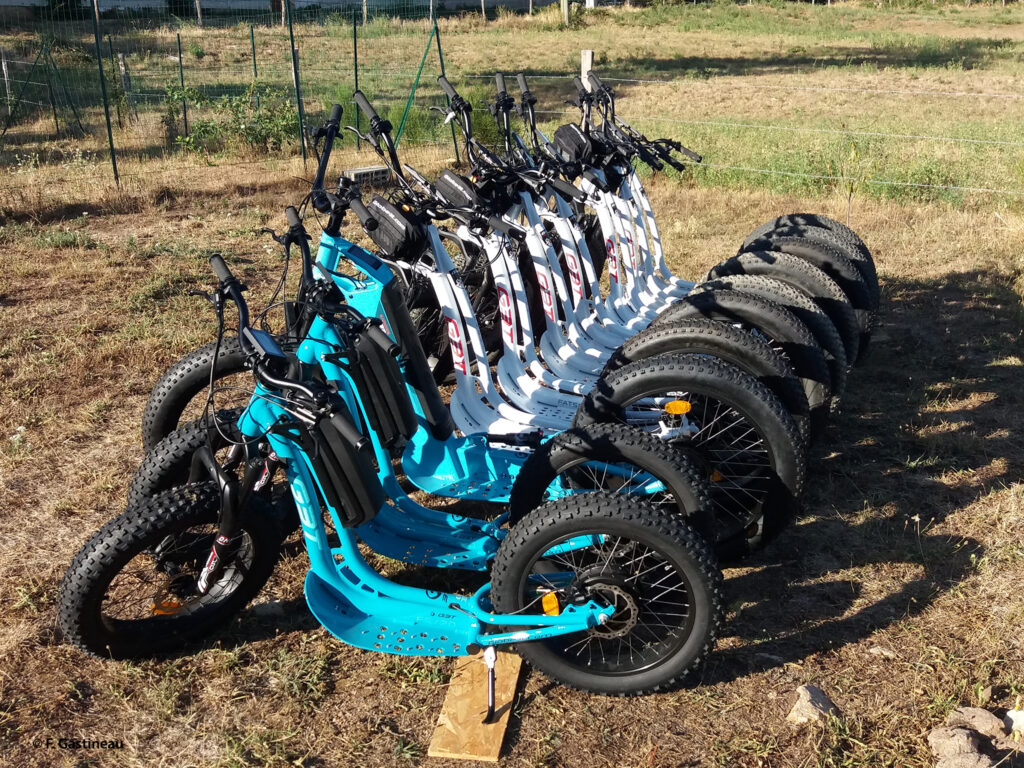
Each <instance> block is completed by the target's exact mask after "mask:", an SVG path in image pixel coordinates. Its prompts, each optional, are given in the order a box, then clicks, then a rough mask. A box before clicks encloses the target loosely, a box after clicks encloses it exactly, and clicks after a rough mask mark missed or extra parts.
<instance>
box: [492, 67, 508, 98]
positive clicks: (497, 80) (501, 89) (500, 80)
mask: <svg viewBox="0 0 1024 768" xmlns="http://www.w3.org/2000/svg"><path fill="white" fill-rule="evenodd" d="M494 84H495V85H496V86H498V93H507V92H508V91H507V90H506V89H505V75H504V74H503V73H501V72H497V73H495V75H494Z"/></svg>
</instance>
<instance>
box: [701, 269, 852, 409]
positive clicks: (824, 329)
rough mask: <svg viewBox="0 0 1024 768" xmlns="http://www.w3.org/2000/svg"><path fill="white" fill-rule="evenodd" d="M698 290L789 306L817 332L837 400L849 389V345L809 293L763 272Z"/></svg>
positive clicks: (721, 280) (726, 279)
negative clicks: (731, 293)
mask: <svg viewBox="0 0 1024 768" xmlns="http://www.w3.org/2000/svg"><path fill="white" fill-rule="evenodd" d="M695 290H701V291H703V290H710V291H715V290H735V291H743V292H745V293H751V294H753V295H755V296H760V297H761V298H762V299H767V300H768V301H774V302H775V303H776V304H778V305H779V306H782V307H785V308H786V309H788V310H789V311H790V312H792V313H793V314H794V315H795V316H796V318H797V319H798V320H800V322H802V323H803V324H804V325H806V326H807V328H808V330H810V332H811V333H813V334H814V338H815V340H816V341H817V342H818V346H819V347H821V349H822V352H823V353H824V355H825V362H826V363H827V364H828V370H829V374H830V376H831V386H830V388H831V390H832V393H833V403H835V402H836V401H838V400H839V399H840V398H841V397H842V394H843V392H844V391H845V389H846V374H847V370H848V368H849V364H848V363H847V361H846V347H845V346H843V340H842V338H840V336H839V332H838V331H837V330H836V327H835V325H834V324H833V323H832V321H831V320H830V319H829V317H828V315H826V314H825V312H824V311H823V310H822V309H821V307H819V306H818V305H817V304H815V303H814V302H813V301H811V300H810V299H809V298H808V297H807V296H806V295H805V294H803V293H801V292H800V291H798V290H797V289H796V288H794V287H792V286H791V285H787V284H786V283H784V282H782V281H781V280H776V279H775V278H773V277H765V276H761V275H757V276H755V275H736V276H734V277H721V278H717V279H715V280H711V281H708V282H706V283H700V284H699V285H698V286H697V288H696V289H695Z"/></svg>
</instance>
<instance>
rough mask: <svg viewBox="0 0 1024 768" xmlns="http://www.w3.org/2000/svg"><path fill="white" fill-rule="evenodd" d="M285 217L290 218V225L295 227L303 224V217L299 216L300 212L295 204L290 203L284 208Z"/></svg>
mask: <svg viewBox="0 0 1024 768" xmlns="http://www.w3.org/2000/svg"><path fill="white" fill-rule="evenodd" d="M284 217H285V218H286V219H288V226H289V227H292V228H295V227H301V226H302V219H300V218H299V212H298V211H297V210H296V209H295V206H294V205H289V206H288V207H287V208H285V209H284Z"/></svg>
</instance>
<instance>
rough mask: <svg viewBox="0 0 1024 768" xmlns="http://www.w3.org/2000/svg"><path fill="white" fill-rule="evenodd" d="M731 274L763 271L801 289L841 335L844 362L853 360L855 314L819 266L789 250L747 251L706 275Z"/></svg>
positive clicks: (855, 353) (857, 344)
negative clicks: (844, 350) (784, 251)
mask: <svg viewBox="0 0 1024 768" xmlns="http://www.w3.org/2000/svg"><path fill="white" fill-rule="evenodd" d="M732 275H764V276H766V277H771V278H774V279H776V280H780V281H782V282H784V283H786V284H788V285H791V286H793V287H794V288H796V289H797V290H799V291H803V292H804V293H805V294H806V295H807V296H809V297H810V298H811V300H812V301H813V302H814V303H815V304H817V305H818V306H819V307H821V309H822V310H823V311H824V312H825V314H826V315H828V316H829V319H831V320H832V323H833V325H835V327H836V330H837V331H838V332H839V335H840V336H841V337H842V339H843V346H844V347H845V349H846V360H847V363H849V364H851V365H852V364H854V363H856V361H857V357H858V353H859V347H860V324H859V323H858V322H857V314H856V312H854V309H853V306H852V305H851V304H850V300H849V299H848V298H847V297H846V294H845V293H843V289H842V288H840V287H839V285H838V283H836V281H835V280H833V279H832V278H831V277H829V276H828V275H826V274H825V273H824V272H823V271H822V270H820V269H818V267H816V266H814V265H813V264H811V263H810V262H808V261H804V260H803V259H801V258H799V257H798V256H793V255H791V254H788V253H781V252H775V251H750V252H746V253H741V254H740V255H739V256H733V257H732V258H731V259H726V260H725V261H723V262H722V263H721V264H719V265H717V266H716V267H714V268H712V269H711V270H710V271H709V272H708V274H707V277H706V278H705V279H706V280H714V279H716V278H719V277H730V276H732Z"/></svg>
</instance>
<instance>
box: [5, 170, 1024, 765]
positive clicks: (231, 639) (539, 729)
mask: <svg viewBox="0 0 1024 768" xmlns="http://www.w3.org/2000/svg"><path fill="white" fill-rule="evenodd" d="M183 186H184V187H185V189H183V188H180V187H176V186H152V187H150V188H147V189H145V190H138V191H137V192H136V193H134V194H133V195H126V196H123V197H121V198H118V199H116V200H114V201H113V204H112V205H111V206H110V207H106V206H104V205H97V206H96V207H95V208H94V209H92V210H91V212H90V214H89V215H88V216H87V217H77V216H74V215H73V214H74V211H72V210H70V209H69V210H65V211H63V212H62V214H63V216H64V217H65V218H64V219H63V220H62V221H61V223H47V224H36V223H32V222H28V223H22V224H16V223H15V224H10V223H9V224H8V225H7V226H6V227H5V229H4V230H3V236H4V240H5V242H4V256H3V260H4V263H3V283H2V300H3V303H4V305H5V312H4V314H3V316H2V320H0V323H2V337H3V339H4V342H3V349H2V351H0V365H2V372H3V374H2V375H3V379H2V382H3V383H2V402H3V403H4V408H3V411H2V413H0V437H2V446H3V447H2V453H0V471H2V473H3V474H2V477H3V482H2V487H0V503H2V504H3V508H4V509H6V510H8V515H7V516H6V517H5V518H4V522H3V524H2V525H3V536H2V539H0V540H2V544H0V601H2V604H3V605H5V606H7V610H6V611H5V613H4V615H3V618H2V619H0V626H2V631H0V660H2V661H0V670H2V671H0V690H2V692H3V694H2V697H0V701H2V702H3V707H2V709H0V732H2V733H3V734H4V740H5V741H6V742H8V744H9V751H8V752H7V753H6V754H8V755H10V757H9V758H8V760H10V761H11V764H17V765H25V766H34V765H39V766H44V765H45V766H50V765H73V764H76V761H77V760H79V759H82V758H86V757H87V758H88V760H89V761H91V762H89V763H88V764H90V765H202V766H214V765H217V766H234V765H264V764H267V765H284V764H286V763H294V764H299V765H305V766H313V765H355V764H358V765H373V766H377V765H381V766H384V765H396V766H400V765H411V764H419V763H422V762H424V758H423V754H424V750H425V746H426V744H427V742H428V741H429V737H430V733H431V730H432V726H433V722H434V719H435V717H436V714H437V711H438V707H439V706H440V701H441V699H442V698H443V696H444V690H445V689H444V682H445V680H446V676H447V674H448V669H449V665H448V664H447V663H446V662H442V661H435V660H430V659H427V660H423V661H416V660H412V661H410V660H404V659H395V658H388V657H383V656H375V655H373V654H368V653H364V652H361V651H357V650H353V649H350V648H347V647H344V646H342V645H340V644H339V643H337V642H335V641H333V640H332V639H330V638H329V637H328V636H327V635H326V633H324V632H323V631H322V630H320V629H318V628H317V627H316V624H315V622H314V621H313V620H312V618H311V617H310V616H309V614H308V612H307V611H306V609H305V607H304V605H303V603H302V599H301V576H302V574H303V571H304V570H305V567H306V566H305V564H304V554H303V553H302V552H301V551H300V550H299V549H298V548H297V547H293V548H291V549H290V550H289V554H288V556H287V557H286V559H285V561H284V562H283V563H282V565H281V567H280V568H279V570H278V572H277V574H276V575H275V577H274V580H273V582H272V583H271V585H270V586H269V587H268V588H267V590H266V591H265V592H264V593H263V594H262V595H261V597H260V603H259V605H256V606H254V607H252V608H250V609H249V610H247V611H246V612H245V614H244V615H243V616H242V617H241V619H240V621H239V622H238V623H237V624H236V625H235V626H233V627H232V629H231V631H229V632H225V633H222V634H221V635H219V636H218V637H217V638H216V639H215V640H214V641H213V642H212V643H211V645H210V646H209V647H208V648H206V649H205V650H200V651H199V652H197V653H195V654H194V655H187V656H183V657H181V658H179V659H173V660H169V661H157V662H146V663H142V664H115V663H106V662H100V661H95V660H90V659H85V658H84V657H83V656H82V655H81V654H80V653H79V652H77V651H76V650H74V649H73V648H70V647H68V646H66V645H62V644H61V643H60V642H59V640H58V638H56V637H55V635H54V625H53V622H54V618H53V604H54V598H55V591H56V587H57V583H58V581H59V578H60V575H61V573H62V571H63V569H64V567H65V566H66V564H67V562H68V561H69V560H70V558H71V556H72V555H73V553H74V551H75V550H76V549H77V548H78V547H79V546H80V545H81V544H82V543H83V542H84V540H85V539H86V537H87V535H88V533H89V532H90V531H92V530H95V529H96V528H97V527H98V526H99V525H100V524H101V523H102V522H103V521H104V520H106V519H107V518H109V517H110V516H112V515H114V514H116V513H117V512H118V511H119V509H120V507H121V504H122V503H123V502H122V499H123V492H124V488H125V484H126V482H127V478H128V476H129V474H130V473H131V471H132V469H133V468H134V466H135V464H136V463H137V461H138V460H139V458H140V449H139V446H138V415H139V412H140V410H141V407H142V404H143V402H144V400H145V397H146V395H147V394H148V390H149V387H150V386H151V385H152V383H153V381H154V380H155V378H156V376H157V375H158V373H159V371H160V370H161V369H162V368H163V366H164V365H166V364H167V363H168V362H170V361H171V360H172V359H174V358H175V356H177V355H178V354H180V353H181V352H183V351H185V350H187V349H188V348H190V347H192V346H194V345H195V344H197V343H199V342H200V341H202V340H204V339H205V338H206V336H207V334H208V333H209V332H210V327H211V325H210V318H209V317H208V312H207V311H206V310H204V309H203V308H202V307H201V306H200V305H198V304H197V302H196V301H195V300H192V299H188V298H184V297H182V296H181V292H182V291H183V290H184V289H185V288H187V287H189V286H191V285H194V284H197V283H204V282H207V281H208V276H207V274H206V272H207V268H206V265H205V263H204V260H203V259H202V258H201V256H202V254H203V253H204V251H205V249H207V248H208V247H211V248H212V247H217V248H219V249H221V250H223V251H224V252H225V253H228V254H230V256H231V259H232V262H233V263H234V264H235V265H237V266H239V267H240V268H241V270H242V271H243V273H244V274H245V276H246V279H247V281H248V282H249V283H250V284H251V285H252V286H253V294H254V295H255V296H259V295H261V293H262V294H263V295H265V291H266V289H267V288H268V286H269V282H270V278H271V276H272V275H273V272H274V270H275V268H276V266H277V264H278V257H277V256H276V254H275V253H274V252H273V251H272V250H271V249H267V248H264V245H265V243H262V242H260V241H259V240H255V239H253V237H252V236H251V234H250V232H251V230H252V229H254V228H255V227H258V226H260V225H263V224H265V223H271V224H278V223H279V221H278V220H279V219H280V215H279V214H278V211H279V210H280V207H281V206H282V205H283V204H284V203H285V202H287V201H290V200H294V199H297V197H298V196H299V195H301V190H302V186H301V184H300V183H299V182H296V181H294V180H291V179H289V177H288V174H287V173H286V172H281V173H279V174H277V175H276V176H267V175H265V174H261V175H260V177H259V179H258V180H257V179H256V178H253V179H252V180H251V181H248V182H244V181H239V182H238V186H237V187H235V188H229V189H225V188H224V186H223V179H222V178H220V177H219V174H218V172H217V170H216V169H208V170H206V171H205V172H204V171H203V169H196V170H195V177H194V178H191V179H189V180H188V181H187V182H183ZM186 189H187V193H186ZM652 193H653V196H654V200H655V203H656V205H657V206H658V210H660V211H663V212H664V213H663V215H662V219H663V221H664V228H665V230H666V236H667V238H668V241H669V246H670V253H671V254H672V263H673V266H674V267H675V268H676V269H677V270H678V271H679V272H680V273H682V274H699V273H700V272H701V271H702V270H703V269H706V268H707V267H708V266H710V265H711V264H712V263H714V262H715V261H716V260H717V259H719V258H721V257H723V256H725V255H727V254H728V253H729V252H730V250H731V249H732V248H733V247H734V244H735V243H736V242H738V241H739V239H740V238H741V237H742V236H743V234H745V232H746V231H749V230H750V229H751V228H753V227H754V226H755V225H756V224H758V223H760V221H761V220H763V219H766V218H768V217H769V216H771V215H773V214H775V213H777V212H778V211H781V210H793V209H805V208H808V207H811V208H815V209H818V210H824V211H829V212H832V213H839V212H841V211H842V208H843V206H844V203H843V201H841V200H838V199H831V200H830V199H825V200H815V201H807V200H800V199H797V198H787V197H779V196H771V195H767V194H765V193H763V192H756V191H747V192H732V191H714V190H711V191H709V190H704V189H695V188H692V187H684V186H680V185H678V184H676V183H671V182H667V181H665V182H655V183H653V184H652ZM123 211H127V212H123ZM673 212H675V213H673ZM852 223H853V225H854V226H855V227H856V228H857V229H858V230H859V231H860V232H861V233H863V235H864V237H865V239H866V240H867V242H868V243H869V244H871V245H872V246H873V248H874V250H875V253H876V255H877V258H878V262H879V266H880V271H881V274H882V279H883V284H884V291H885V297H886V308H885V314H884V326H883V328H882V329H881V331H880V332H879V333H878V335H877V338H876V344H875V347H874V350H873V352H872V355H871V357H870V358H869V360H868V361H867V362H866V363H865V364H864V366H863V367H861V368H859V369H858V370H857V371H856V374H855V376H854V377H853V378H852V382H851V388H850V391H849V394H848V396H847V401H846V406H845V409H844V412H843V413H842V414H840V415H839V416H838V417H837V419H836V421H835V424H834V426H833V427H832V428H831V429H830V432H829V435H828V438H827V439H826V440H825V442H824V443H823V445H822V448H821V449H820V450H819V451H818V453H817V455H816V456H815V458H814V462H813V472H812V476H811V482H810V490H809V493H808V497H807V501H806V511H807V515H806V517H805V518H804V520H803V521H802V522H801V524H800V525H798V526H797V527H796V528H794V529H793V530H792V531H790V532H788V533H787V534H786V535H784V536H783V537H782V538H781V539H780V540H779V541H778V542H777V543H775V544H773V545H772V546H771V547H769V548H768V549H767V550H766V551H765V552H764V553H763V554H762V555H760V556H759V557H758V558H756V559H755V560H753V561H751V562H749V563H746V564H744V567H743V568H740V569H734V570H731V571H730V572H729V574H728V576H729V582H728V584H729V598H730V604H731V613H730V620H729V623H728V626H727V629H726V631H725V633H724V635H725V636H724V637H723V638H722V640H721V642H720V644H719V649H718V651H717V652H716V653H715V655H714V656H713V657H712V660H711V662H710V664H709V665H708V666H707V667H706V669H705V670H704V671H703V673H702V675H701V678H700V679H699V680H697V681H695V684H694V686H693V687H690V688H686V689H683V690H681V691H679V692H676V693H673V694H667V695H662V696H656V697H651V698H647V699H643V700H629V701H617V700H607V699H600V698H594V697H589V696H584V695H581V694H577V693H573V692H569V691H566V690H563V689H561V688H558V687H557V686H553V685H551V684H550V683H549V682H548V681H547V680H545V679H544V678H543V677H542V676H540V675H537V674H531V675H529V676H528V677H527V679H526V681H525V684H524V686H523V688H522V691H521V694H520V698H519V700H518V701H517V704H516V715H517V717H516V721H515V725H514V726H513V730H512V734H511V737H510V743H509V746H508V748H507V763H508V764H509V765H565V766H595V765H609V766H611V765H615V766H621V765H630V766H641V765H642V766H661V765H665V766H668V765H678V764H681V763H682V764H694V765H697V764H700V765H716V764H717V765H730V766H732V765H741V766H746V765H750V766H756V765H772V766H781V765H871V766H877V765H893V766H897V765H898V766H917V765H927V764H929V762H930V761H929V758H928V755H927V748H926V746H925V743H924V741H923V735H924V733H925V732H926V731H927V729H928V728H929V727H930V726H932V725H934V724H935V723H937V722H938V721H939V720H941V718H942V717H943V716H944V714H945V713H946V712H947V711H948V710H949V709H950V708H951V707H954V706H957V705H958V704H961V703H975V702H976V701H977V696H978V694H979V692H980V691H981V690H982V689H984V688H985V687H987V686H992V688H993V694H992V700H991V702H990V706H993V705H994V706H1009V705H1012V703H1013V701H1014V698H1015V697H1016V696H1017V695H1020V694H1024V662H1022V658H1024V648H1022V644H1021V637H1020V633H1019V627H1020V626H1021V622H1022V621H1024V606H1022V604H1021V602H1020V600H1019V596H1018V591H1017V586H1016V585H1018V584H1019V583H1020V580H1021V578H1024V550H1022V548H1021V544H1020V539H1019V530H1020V526H1021V525H1022V524H1024V503H1022V502H1024V491H1022V486H1021V484H1020V482H1019V478H1020V472H1021V469H1022V467H1024V450H1022V443H1021V440H1020V430H1021V417H1020V415H1019V414H1020V410H1021V394H1020V388H1019V380H1020V375H1021V365H1022V364H1021V359H1020V357H1019V354H1020V346H1019V341H1020V340H1019V334H1020V327H1021V325H1020V324H1021V308H1020V297H1019V295H1018V294H1017V293H1016V292H1015V291H1014V289H1013V283H1014V279H1015V275H1016V273H1015V271H1014V270H1015V269H1017V270H1019V269H1020V265H1019V262H1015V261H1014V260H1015V259H1019V254H1020V253H1021V247H1022V245H1024V242H1022V241H1024V222H1022V220H1021V219H1020V217H1017V216H1014V215H1012V214H1002V215H1000V216H995V215H993V214H991V213H984V212H977V211H975V212H958V211H954V210H951V209H949V208H947V207H944V206H940V205H921V206H915V207H910V206H894V205H885V206H883V205H880V204H878V203H874V202H862V203H859V204H857V205H856V206H855V209H854V218H853V220H852ZM1014 264H1017V266H1016V267H1014V266H1013V265H1014ZM20 427H24V428H25V429H24V430H20V429H19V428H20ZM874 646H881V647H884V648H887V649H891V650H893V651H894V652H895V653H896V658H894V659H886V658H884V657H882V656H876V655H872V654H870V653H869V652H868V651H869V650H870V649H871V648H872V647H874ZM803 682H815V683H817V684H820V685H822V686H823V687H825V688H826V689H827V690H828V691H829V692H831V693H832V694H833V695H834V696H835V697H836V699H837V701H838V702H839V704H840V706H841V707H842V708H843V711H844V712H845V714H846V716H847V721H846V725H845V726H843V727H840V726H838V725H836V726H835V727H830V728H826V729H825V730H823V731H810V732H801V733H794V732H792V731H790V730H789V729H788V728H787V727H786V725H785V723H784V715H785V712H786V709H787V706H788V703H789V701H790V698H791V693H792V691H793V689H794V688H795V687H796V686H797V685H799V684H800V683H803ZM77 734H80V735H88V736H91V737H102V736H107V737H114V738H123V739H124V740H125V743H126V748H125V751H124V752H123V753H116V754H115V753H103V752H97V751H93V752H89V753H88V754H85V753H82V754H75V753H70V752H56V751H49V752H47V751H45V750H39V749H34V748H33V747H32V746H31V745H32V739H33V738H34V737H38V736H41V737H44V738H45V737H46V736H47V735H49V736H51V737H58V736H61V735H77ZM296 761H297V762H296ZM428 762H429V761H428ZM438 764H441V763H438Z"/></svg>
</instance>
